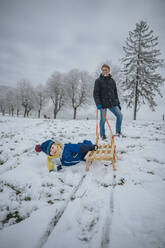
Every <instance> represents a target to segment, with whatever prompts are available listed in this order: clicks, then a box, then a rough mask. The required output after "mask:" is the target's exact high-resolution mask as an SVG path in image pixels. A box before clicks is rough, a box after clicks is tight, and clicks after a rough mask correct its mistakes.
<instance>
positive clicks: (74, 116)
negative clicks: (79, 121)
mask: <svg viewBox="0 0 165 248" xmlns="http://www.w3.org/2000/svg"><path fill="white" fill-rule="evenodd" d="M76 112H77V108H74V114H73V119H74V120H76Z"/></svg>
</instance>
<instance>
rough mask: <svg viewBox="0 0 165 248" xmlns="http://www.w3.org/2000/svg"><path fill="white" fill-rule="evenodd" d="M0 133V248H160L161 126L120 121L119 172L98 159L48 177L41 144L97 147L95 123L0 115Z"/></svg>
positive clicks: (164, 173)
mask: <svg viewBox="0 0 165 248" xmlns="http://www.w3.org/2000/svg"><path fill="white" fill-rule="evenodd" d="M111 126H112V129H113V130H114V126H115V121H114V120H113V121H112V123H111ZM0 131H1V133H0V135H1V137H0V229H1V230H0V247H1V248H10V247H17V248H33V247H35V248H39V247H44V248H54V247H56V248H66V247H72V248H81V247H82V248H107V247H110V248H121V247H122V248H132V247H133V248H143V247H145V248H163V247H165V124H164V123H163V122H162V123H160V122H147V121H145V122H144V121H136V122H135V121H130V122H125V121H124V122H123V132H124V133H125V134H126V135H127V138H116V139H115V143H116V145H117V163H116V166H117V171H116V172H114V171H113V170H112V166H111V163H110V162H107V161H104V162H98V161H97V162H94V163H93V164H92V165H90V170H89V172H86V171H85V163H84V162H81V163H79V164H78V165H75V166H72V167H64V169H63V170H62V171H59V172H53V173H49V172H48V170H47V167H46V155H45V154H44V153H39V154H37V153H36V152H35V151H34V147H35V145H36V144H38V143H41V142H43V141H45V140H46V139H57V140H59V141H61V142H62V143H68V142H72V143H77V142H80V141H83V140H84V139H90V140H91V141H92V142H95V121H92V120H90V121H89V120H86V121H85V120H84V121H83V120H81V121H78V120H77V121H73V120H70V121H69V120H67V121H65V120H62V121H61V120H43V119H41V120H39V119H23V118H15V117H13V118H10V117H0ZM108 131H109V130H108V128H107V134H108Z"/></svg>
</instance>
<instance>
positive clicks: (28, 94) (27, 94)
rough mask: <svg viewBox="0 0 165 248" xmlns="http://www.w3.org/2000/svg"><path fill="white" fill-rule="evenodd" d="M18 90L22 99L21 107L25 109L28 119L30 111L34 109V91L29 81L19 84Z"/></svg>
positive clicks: (22, 81)
mask: <svg viewBox="0 0 165 248" xmlns="http://www.w3.org/2000/svg"><path fill="white" fill-rule="evenodd" d="M18 90H19V95H20V98H21V105H22V106H23V108H24V117H26V116H27V117H28V116H29V113H30V111H31V110H32V109H34V101H35V94H34V89H33V87H32V86H31V84H30V82H29V81H28V80H26V79H23V80H21V81H20V82H18Z"/></svg>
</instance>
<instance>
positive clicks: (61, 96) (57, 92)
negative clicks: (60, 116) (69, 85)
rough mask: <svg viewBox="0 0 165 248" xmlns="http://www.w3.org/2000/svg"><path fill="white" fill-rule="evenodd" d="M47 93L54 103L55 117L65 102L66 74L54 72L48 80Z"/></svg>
mask: <svg viewBox="0 0 165 248" xmlns="http://www.w3.org/2000/svg"><path fill="white" fill-rule="evenodd" d="M47 94H48V96H49V97H50V99H51V101H52V103H53V105H54V119H56V117H57V113H58V112H59V111H60V110H61V108H62V107H63V106H64V104H65V90H64V76H63V74H61V73H60V72H57V71H56V72H54V73H53V74H52V76H51V77H50V78H49V79H48V82H47Z"/></svg>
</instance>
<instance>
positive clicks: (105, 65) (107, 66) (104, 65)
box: [101, 64, 110, 70]
mask: <svg viewBox="0 0 165 248" xmlns="http://www.w3.org/2000/svg"><path fill="white" fill-rule="evenodd" d="M103 67H106V68H108V69H109V70H110V67H109V65H107V64H103V65H102V67H101V69H103Z"/></svg>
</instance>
